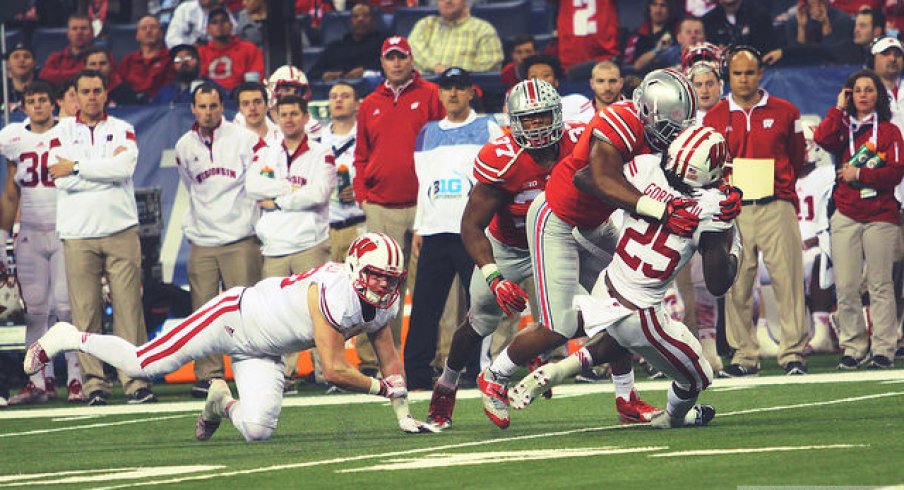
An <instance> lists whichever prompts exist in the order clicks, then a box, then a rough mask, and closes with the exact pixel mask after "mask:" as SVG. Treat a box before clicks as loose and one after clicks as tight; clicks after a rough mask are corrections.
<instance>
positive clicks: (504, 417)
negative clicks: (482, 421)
mask: <svg viewBox="0 0 904 490" xmlns="http://www.w3.org/2000/svg"><path fill="white" fill-rule="evenodd" d="M477 389H479V390H480V393H481V399H482V400H483V411H484V413H486V414H487V417H489V418H490V421H491V422H493V423H494V424H496V426H497V427H499V428H500V429H507V428H508V426H509V424H510V423H511V422H512V419H511V417H510V416H509V411H508V408H509V400H508V380H507V379H505V378H497V377H495V376H494V375H493V373H491V372H490V370H489V368H487V369H484V370H483V371H481V373H480V375H479V376H477Z"/></svg>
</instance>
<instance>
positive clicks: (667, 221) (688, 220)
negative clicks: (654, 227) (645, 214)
mask: <svg viewBox="0 0 904 490" xmlns="http://www.w3.org/2000/svg"><path fill="white" fill-rule="evenodd" d="M696 205H697V201H695V200H693V199H687V198H684V197H676V198H675V199H672V200H671V201H669V203H668V204H666V206H665V216H663V219H662V221H663V226H664V227H665V229H666V230H667V231H668V232H669V233H672V234H673V235H678V236H682V237H685V238H690V237H691V236H693V234H694V230H696V229H697V225H699V224H700V216H699V215H696V214H694V213H693V209H694V207H695V206H696Z"/></svg>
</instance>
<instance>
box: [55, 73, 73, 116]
mask: <svg viewBox="0 0 904 490" xmlns="http://www.w3.org/2000/svg"><path fill="white" fill-rule="evenodd" d="M55 98H56V106H57V108H58V112H57V119H61V120H62V119H63V118H64V117H75V115H76V114H78V95H77V94H76V93H75V79H69V80H67V81H66V82H64V83H63V84H62V85H58V86H57V92H56V97H55Z"/></svg>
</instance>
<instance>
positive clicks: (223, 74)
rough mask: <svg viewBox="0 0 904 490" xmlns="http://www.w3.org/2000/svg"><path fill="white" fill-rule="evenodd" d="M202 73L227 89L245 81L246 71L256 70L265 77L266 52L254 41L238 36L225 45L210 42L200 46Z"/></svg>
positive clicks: (260, 75) (262, 77) (261, 76)
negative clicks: (244, 39)
mask: <svg viewBox="0 0 904 490" xmlns="http://www.w3.org/2000/svg"><path fill="white" fill-rule="evenodd" d="M198 54H199V55H200V56H201V74H202V75H204V76H205V77H207V78H210V79H211V80H213V81H215V82H217V83H219V84H220V85H222V86H223V88H225V89H226V90H227V91H229V90H232V89H234V88H235V87H236V86H237V85H238V84H240V83H242V82H244V81H245V73H247V72H255V73H257V74H258V76H259V79H260V80H263V79H264V52H263V51H261V48H259V47H257V46H256V45H254V44H253V43H250V42H248V41H243V40H241V39H239V38H238V37H236V36H232V39H230V40H229V42H228V43H226V44H224V45H219V44H217V43H214V42H209V43H207V44H205V45H203V46H201V47H199V48H198Z"/></svg>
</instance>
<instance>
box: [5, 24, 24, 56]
mask: <svg viewBox="0 0 904 490" xmlns="http://www.w3.org/2000/svg"><path fill="white" fill-rule="evenodd" d="M19 43H25V33H24V32H22V31H21V30H20V29H12V30H8V31H6V49H7V51H9V50H10V49H12V47H13V46H15V45H17V44H19Z"/></svg>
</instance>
